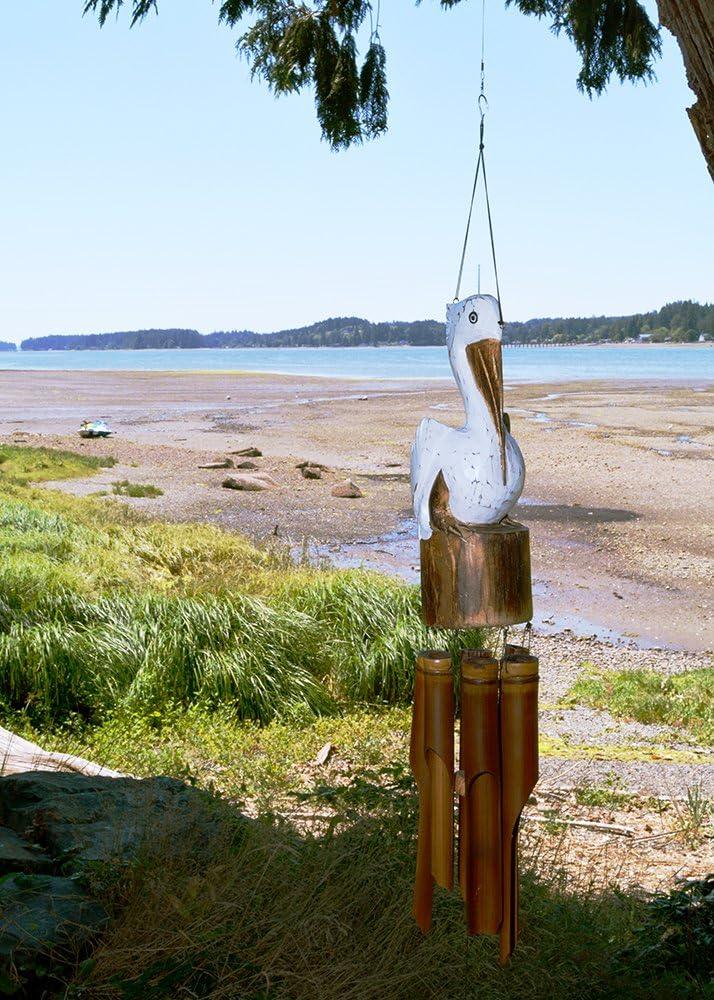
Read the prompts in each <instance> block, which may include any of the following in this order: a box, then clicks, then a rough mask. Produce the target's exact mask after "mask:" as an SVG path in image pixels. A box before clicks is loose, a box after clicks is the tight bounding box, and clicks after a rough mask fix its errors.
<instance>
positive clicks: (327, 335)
mask: <svg viewBox="0 0 714 1000" xmlns="http://www.w3.org/2000/svg"><path fill="white" fill-rule="evenodd" d="M640 334H647V335H648V336H649V337H650V338H651V339H652V340H653V341H654V342H658V341H665V340H666V341H672V342H674V343H686V342H692V341H696V340H698V339H699V337H700V335H702V334H704V336H705V337H706V338H708V339H710V340H714V304H712V305H700V304H699V303H698V302H691V301H686V302H671V303H669V304H668V305H666V306H663V307H662V308H661V309H659V310H656V311H653V312H649V313H637V314H635V315H634V316H610V317H608V316H592V317H587V318H582V317H571V318H569V319H530V320H527V321H526V322H525V323H507V324H506V327H505V330H504V341H505V342H506V343H511V344H533V343H536V344H541V343H551V344H566V343H567V344H571V343H580V344H590V343H597V342H601V341H610V342H615V343H617V342H622V341H625V340H636V339H637V338H638V337H639V336H640ZM443 343H444V324H443V323H441V322H438V321H437V320H432V319H424V320H415V321H413V322H398V321H393V322H387V323H371V322H370V321H369V320H367V319H360V318H359V317H358V316H346V317H336V318H334V319H325V320H321V321H320V322H319V323H312V324H311V325H310V326H300V327H297V328H295V329H292V330H279V331H277V332H275V333H253V332H252V331H251V330H220V331H217V332H216V333H208V334H205V335H201V334H199V333H198V332H197V331H196V330H136V331H134V332H133V333H101V334H93V335H90V336H79V335H68V336H63V335H59V334H57V335H54V336H51V337H35V338H32V339H30V340H24V341H23V342H22V349H23V351H45V350H55V351H62V350H74V351H82V350H110V349H113V348H129V349H137V350H138V349H145V348H163V347H365V346H366V347H377V346H389V345H399V344H410V345H412V346H415V347H426V346H430V345H434V346H437V345H443Z"/></svg>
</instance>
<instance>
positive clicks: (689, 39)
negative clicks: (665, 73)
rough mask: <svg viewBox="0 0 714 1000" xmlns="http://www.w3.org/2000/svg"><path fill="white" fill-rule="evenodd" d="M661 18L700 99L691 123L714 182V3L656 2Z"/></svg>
mask: <svg viewBox="0 0 714 1000" xmlns="http://www.w3.org/2000/svg"><path fill="white" fill-rule="evenodd" d="M657 7H658V9H659V16H660V20H661V22H662V24H663V25H664V27H665V28H669V30H670V31H671V32H672V34H673V35H674V37H675V38H676V39H677V41H678V42H679V47H680V49H681V50H682V55H683V57H684V67H685V69H686V71H687V81H688V83H689V86H690V87H691V88H692V90H693V91H694V93H695V94H696V96H697V100H696V101H695V103H694V104H693V105H692V106H691V108H688V114H689V120H690V121H691V123H692V128H693V129H694V132H695V133H696V136H697V139H698V140H699V145H700V146H701V147H702V152H703V153H704V159H705V160H706V161H707V166H708V167H709V173H710V174H711V175H712V180H714V0H657Z"/></svg>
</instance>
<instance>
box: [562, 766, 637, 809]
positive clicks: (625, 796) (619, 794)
mask: <svg viewBox="0 0 714 1000" xmlns="http://www.w3.org/2000/svg"><path fill="white" fill-rule="evenodd" d="M634 799H635V796H633V795H631V794H629V793H628V792H625V791H623V787H622V783H621V781H620V780H619V779H618V778H617V776H616V775H614V774H613V775H610V776H609V777H608V778H607V779H606V780H605V782H604V783H603V784H602V785H592V784H591V785H580V786H579V787H577V788H576V789H575V801H576V802H577V803H578V805H581V806H591V807H593V808H596V809H602V808H606V809H621V808H623V807H625V806H627V805H629V804H630V803H632V802H633V801H634Z"/></svg>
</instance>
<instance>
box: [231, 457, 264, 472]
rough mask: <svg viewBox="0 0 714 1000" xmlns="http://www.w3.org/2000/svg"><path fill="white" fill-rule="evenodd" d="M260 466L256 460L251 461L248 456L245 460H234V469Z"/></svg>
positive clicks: (257, 467)
mask: <svg viewBox="0 0 714 1000" xmlns="http://www.w3.org/2000/svg"><path fill="white" fill-rule="evenodd" d="M259 468H260V466H259V465H258V463H257V462H251V460H250V459H249V458H247V459H246V460H245V462H236V469H246V470H248V469H259Z"/></svg>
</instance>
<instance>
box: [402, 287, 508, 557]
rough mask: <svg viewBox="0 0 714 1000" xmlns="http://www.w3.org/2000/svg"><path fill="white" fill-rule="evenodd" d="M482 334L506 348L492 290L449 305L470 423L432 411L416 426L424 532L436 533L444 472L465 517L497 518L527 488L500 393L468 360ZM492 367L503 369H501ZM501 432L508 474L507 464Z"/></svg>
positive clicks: (455, 508)
mask: <svg viewBox="0 0 714 1000" xmlns="http://www.w3.org/2000/svg"><path fill="white" fill-rule="evenodd" d="M474 314H475V315H476V319H475V321H474V319H473V316H474ZM480 341H497V342H498V348H499V350H500V342H501V326H500V323H499V310H498V302H497V301H496V299H495V298H494V297H493V296H492V295H471V296H469V298H467V299H462V300H461V302H455V303H454V304H453V305H448V306H447V307H446V344H447V347H448V350H449V362H450V364H451V370H452V371H453V373H454V378H455V379H456V384H457V385H458V387H459V390H460V392H461V396H462V398H463V401H464V409H465V411H466V423H465V424H464V426H463V427H460V428H458V429H457V428H455V427H448V426H447V425H446V424H442V423H439V421H438V420H434V419H433V418H432V417H425V419H424V420H422V422H421V424H420V425H419V427H418V428H417V433H416V440H415V442H414V445H413V446H412V458H411V479H412V492H413V498H414V513H415V515H416V518H417V526H418V530H419V538H424V539H426V538H430V537H431V533H432V525H431V513H430V509H429V501H430V498H431V491H432V489H433V487H434V483H435V481H436V478H437V476H438V475H439V473H440V472H441V473H442V474H443V476H444V480H445V482H446V485H447V487H448V490H449V509H450V511H451V513H452V514H453V516H454V517H455V518H456V520H457V521H460V522H461V523H462V524H469V525H478V524H496V523H498V522H499V521H501V520H503V518H504V517H505V516H506V515H507V514H508V513H509V511H510V510H511V509H512V508H513V507H514V506H515V504H516V502H517V500H518V497H519V496H520V495H521V490H522V489H523V480H524V478H525V462H524V461H523V455H522V454H521V450H520V448H519V447H518V445H517V444H516V442H515V440H514V439H513V438H512V437H511V435H510V434H509V433H508V432H507V431H506V429H505V426H504V427H501V428H499V427H497V426H496V423H495V422H494V417H493V415H492V408H493V399H489V400H487V399H486V398H485V396H484V391H486V392H487V389H484V387H483V386H479V385H477V383H476V380H475V379H474V376H473V372H472V370H471V367H470V365H469V362H468V358H467V354H466V350H467V348H468V346H469V345H470V344H477V343H479V342H480ZM493 375H494V377H495V376H496V372H495V370H494V372H493ZM498 388H499V389H500V386H498ZM489 404H491V405H490V406H489ZM499 419H500V414H499ZM502 436H503V437H504V439H505V475H504V469H503V467H502V464H501V440H502Z"/></svg>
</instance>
